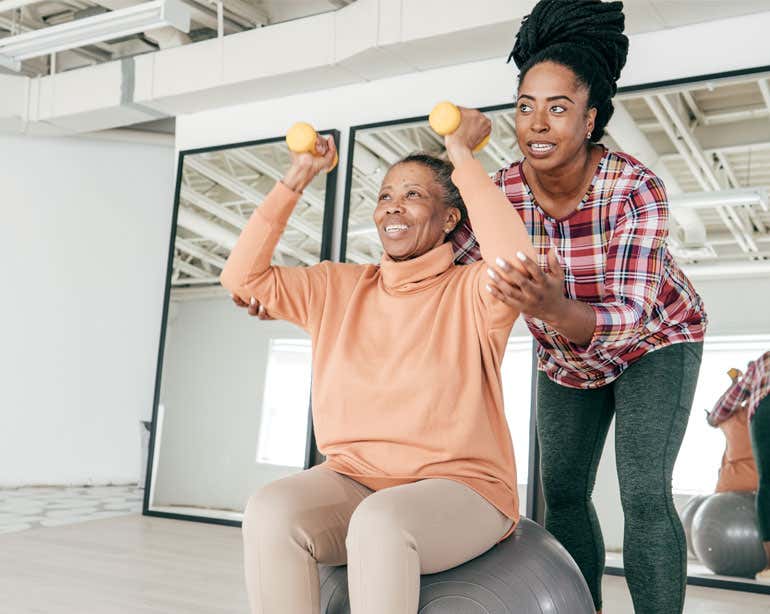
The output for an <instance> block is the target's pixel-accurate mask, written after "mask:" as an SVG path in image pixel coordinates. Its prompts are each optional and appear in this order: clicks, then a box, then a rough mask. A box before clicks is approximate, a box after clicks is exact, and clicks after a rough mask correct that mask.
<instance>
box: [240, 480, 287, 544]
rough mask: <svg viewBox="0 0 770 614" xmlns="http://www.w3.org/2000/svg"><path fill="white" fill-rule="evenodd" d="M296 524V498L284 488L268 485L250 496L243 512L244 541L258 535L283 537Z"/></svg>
mask: <svg viewBox="0 0 770 614" xmlns="http://www.w3.org/2000/svg"><path fill="white" fill-rule="evenodd" d="M295 522H296V497H295V496H293V493H292V492H291V491H288V490H287V489H285V488H276V484H275V483H274V484H268V485H267V486H264V487H262V488H260V489H259V490H258V491H257V492H255V493H254V494H253V495H251V496H250V497H249V499H248V501H247V503H246V509H245V510H244V512H243V525H242V533H243V536H244V539H248V538H249V537H250V536H255V535H260V536H269V537H278V536H285V535H288V534H290V533H291V532H292V527H293V526H294V524H295Z"/></svg>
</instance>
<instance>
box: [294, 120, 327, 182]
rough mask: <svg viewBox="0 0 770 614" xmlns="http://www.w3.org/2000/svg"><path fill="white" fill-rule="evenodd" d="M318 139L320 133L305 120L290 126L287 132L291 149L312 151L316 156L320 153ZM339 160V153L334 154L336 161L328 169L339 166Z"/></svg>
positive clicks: (301, 151)
mask: <svg viewBox="0 0 770 614" xmlns="http://www.w3.org/2000/svg"><path fill="white" fill-rule="evenodd" d="M317 140H318V133H317V132H316V131H315V128H313V126H311V125H310V124H306V123H305V122H297V123H296V124H294V125H293V126H292V127H291V128H289V131H288V132H287V133H286V145H288V146H289V149H290V150H291V151H293V152H294V153H305V152H308V153H311V154H313V155H314V156H315V155H318V154H317V153H316V149H315V144H316V141H317ZM338 161H339V158H338V157H337V154H336V153H335V154H334V162H333V163H332V165H331V168H329V170H327V171H326V172H327V173H328V172H329V171H331V170H333V169H334V167H335V166H337V162H338Z"/></svg>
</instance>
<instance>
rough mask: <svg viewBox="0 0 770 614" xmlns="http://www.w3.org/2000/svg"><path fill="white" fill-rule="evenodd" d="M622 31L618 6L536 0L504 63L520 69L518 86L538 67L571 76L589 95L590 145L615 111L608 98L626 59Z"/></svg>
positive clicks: (622, 19) (596, 0)
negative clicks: (554, 67) (592, 116)
mask: <svg viewBox="0 0 770 614" xmlns="http://www.w3.org/2000/svg"><path fill="white" fill-rule="evenodd" d="M624 26H625V17H624V15H623V3H622V2H602V1H601V0H540V1H539V2H538V3H537V4H536V5H535V8H534V9H532V13H531V14H529V15H527V16H526V17H524V19H523V20H522V23H521V29H520V30H519V33H518V34H517V35H516V42H515V44H514V46H513V50H512V51H511V53H510V55H509V56H508V61H509V62H510V61H511V60H513V61H514V63H515V64H516V66H517V67H518V68H519V85H521V82H522V81H523V80H524V77H525V76H526V74H527V72H528V71H529V69H530V68H532V67H533V66H535V65H536V64H540V63H541V62H554V63H556V64H560V65H562V66H565V67H566V68H569V69H570V70H571V71H572V72H573V73H575V76H576V77H577V81H578V83H579V84H580V85H583V86H584V87H586V88H587V89H588V108H589V109H590V108H595V109H596V120H595V122H594V129H593V131H592V134H591V140H592V141H593V142H598V141H599V140H600V139H601V138H602V137H603V136H604V129H605V127H606V126H607V123H608V122H609V121H610V118H611V117H612V114H613V112H614V111H615V108H614V107H613V105H612V97H613V96H614V95H615V93H616V92H617V89H618V86H617V83H616V82H617V80H618V79H619V78H620V71H621V70H622V68H623V66H624V65H625V63H626V56H627V55H628V38H627V37H626V36H625V35H624V34H623V29H624Z"/></svg>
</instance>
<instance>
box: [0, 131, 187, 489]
mask: <svg viewBox="0 0 770 614" xmlns="http://www.w3.org/2000/svg"><path fill="white" fill-rule="evenodd" d="M173 156H174V152H173V149H172V148H169V147H151V146H145V145H136V144H125V143H122V144H119V143H110V142H105V141H94V140H86V139H74V138H57V139H45V138H32V137H27V138H24V137H4V136H0V161H2V162H0V214H1V215H2V222H1V223H0V249H1V250H2V263H3V272H4V275H3V277H4V279H3V288H4V292H3V294H2V300H0V327H1V330H2V332H1V333H0V339H1V340H0V486H9V485H11V486H12V485H22V484H67V483H77V484H83V483H105V482H117V483H120V482H124V483H125V482H131V481H136V479H137V476H138V474H139V456H140V455H139V428H138V421H139V420H140V419H149V417H150V414H151V410H152V397H153V386H154V379H155V378H154V375H155V365H156V360H157V358H156V356H157V348H158V336H159V331H160V316H161V310H162V304H163V285H164V280H165V271H166V253H167V249H168V237H169V228H170V221H171V209H172V200H173V178H174V168H173V167H174V159H173Z"/></svg>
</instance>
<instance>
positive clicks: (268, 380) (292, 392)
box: [257, 339, 312, 467]
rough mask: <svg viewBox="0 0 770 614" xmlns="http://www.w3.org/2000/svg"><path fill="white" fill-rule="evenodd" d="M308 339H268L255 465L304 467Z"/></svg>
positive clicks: (308, 402) (308, 362) (308, 392)
mask: <svg viewBox="0 0 770 614" xmlns="http://www.w3.org/2000/svg"><path fill="white" fill-rule="evenodd" d="M311 368H312V362H311V348H310V340H309V339H271V340H270V349H269V352H268V356H267V372H266V375H265V395H264V397H263V401H262V418H261V421H260V427H259V443H258V445H257V462H258V463H266V464H270V465H281V466H284V467H304V465H305V450H306V446H307V428H308V411H309V407H310V374H311Z"/></svg>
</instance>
